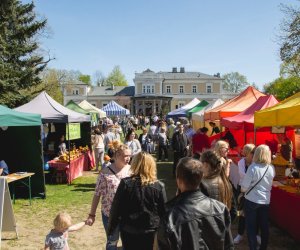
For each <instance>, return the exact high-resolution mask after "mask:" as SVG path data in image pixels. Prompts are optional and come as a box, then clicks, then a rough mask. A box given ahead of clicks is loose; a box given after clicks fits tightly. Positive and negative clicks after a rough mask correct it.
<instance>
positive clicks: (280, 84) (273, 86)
mask: <svg viewBox="0 0 300 250" xmlns="http://www.w3.org/2000/svg"><path fill="white" fill-rule="evenodd" d="M264 91H265V93H267V94H272V95H274V96H275V97H276V98H277V99H278V100H280V101H282V100H284V99H286V98H288V97H290V96H292V95H294V94H295V93H297V92H299V91H300V78H299V77H296V76H291V77H289V78H283V77H279V78H277V79H276V80H275V81H273V82H271V83H269V84H266V85H265V86H264Z"/></svg>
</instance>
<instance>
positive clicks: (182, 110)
mask: <svg viewBox="0 0 300 250" xmlns="http://www.w3.org/2000/svg"><path fill="white" fill-rule="evenodd" d="M199 103H200V101H199V100H198V99H197V98H194V99H193V100H191V101H190V102H189V103H187V104H185V105H184V106H182V107H181V108H178V109H175V110H173V111H171V112H169V113H168V117H171V116H180V115H186V111H187V110H189V109H192V108H193V107H195V106H196V105H197V104H199Z"/></svg>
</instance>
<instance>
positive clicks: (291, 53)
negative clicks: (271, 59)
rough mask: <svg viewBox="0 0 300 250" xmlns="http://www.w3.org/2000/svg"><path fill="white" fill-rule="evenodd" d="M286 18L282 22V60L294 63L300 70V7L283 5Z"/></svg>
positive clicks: (282, 8)
mask: <svg viewBox="0 0 300 250" xmlns="http://www.w3.org/2000/svg"><path fill="white" fill-rule="evenodd" d="M281 10H282V12H283V13H284V14H285V18H284V19H283V21H282V23H281V26H280V28H281V35H280V40H281V47H280V57H281V60H282V61H283V62H285V63H287V64H290V63H292V64H293V66H294V67H295V66H296V67H297V72H299V70H300V9H299V8H297V7H292V6H288V5H283V4H282V5H281Z"/></svg>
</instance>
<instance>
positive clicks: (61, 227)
mask: <svg viewBox="0 0 300 250" xmlns="http://www.w3.org/2000/svg"><path fill="white" fill-rule="evenodd" d="M53 224H54V229H52V230H51V231H50V233H49V234H48V235H47V236H46V240H45V250H69V245H68V241H67V240H68V232H73V231H77V230H79V229H81V228H82V227H83V226H84V225H85V222H80V223H78V224H75V225H72V224H71V216H70V215H69V214H67V213H59V214H58V215H57V216H56V217H55V219H54V221H53Z"/></svg>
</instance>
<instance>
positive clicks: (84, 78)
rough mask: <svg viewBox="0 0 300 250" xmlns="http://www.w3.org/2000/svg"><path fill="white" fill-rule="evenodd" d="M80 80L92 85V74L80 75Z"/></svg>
mask: <svg viewBox="0 0 300 250" xmlns="http://www.w3.org/2000/svg"><path fill="white" fill-rule="evenodd" d="M78 79H79V80H80V81H82V82H84V83H86V84H88V85H90V86H91V85H92V84H91V76H90V75H80V76H79V78H78Z"/></svg>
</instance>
